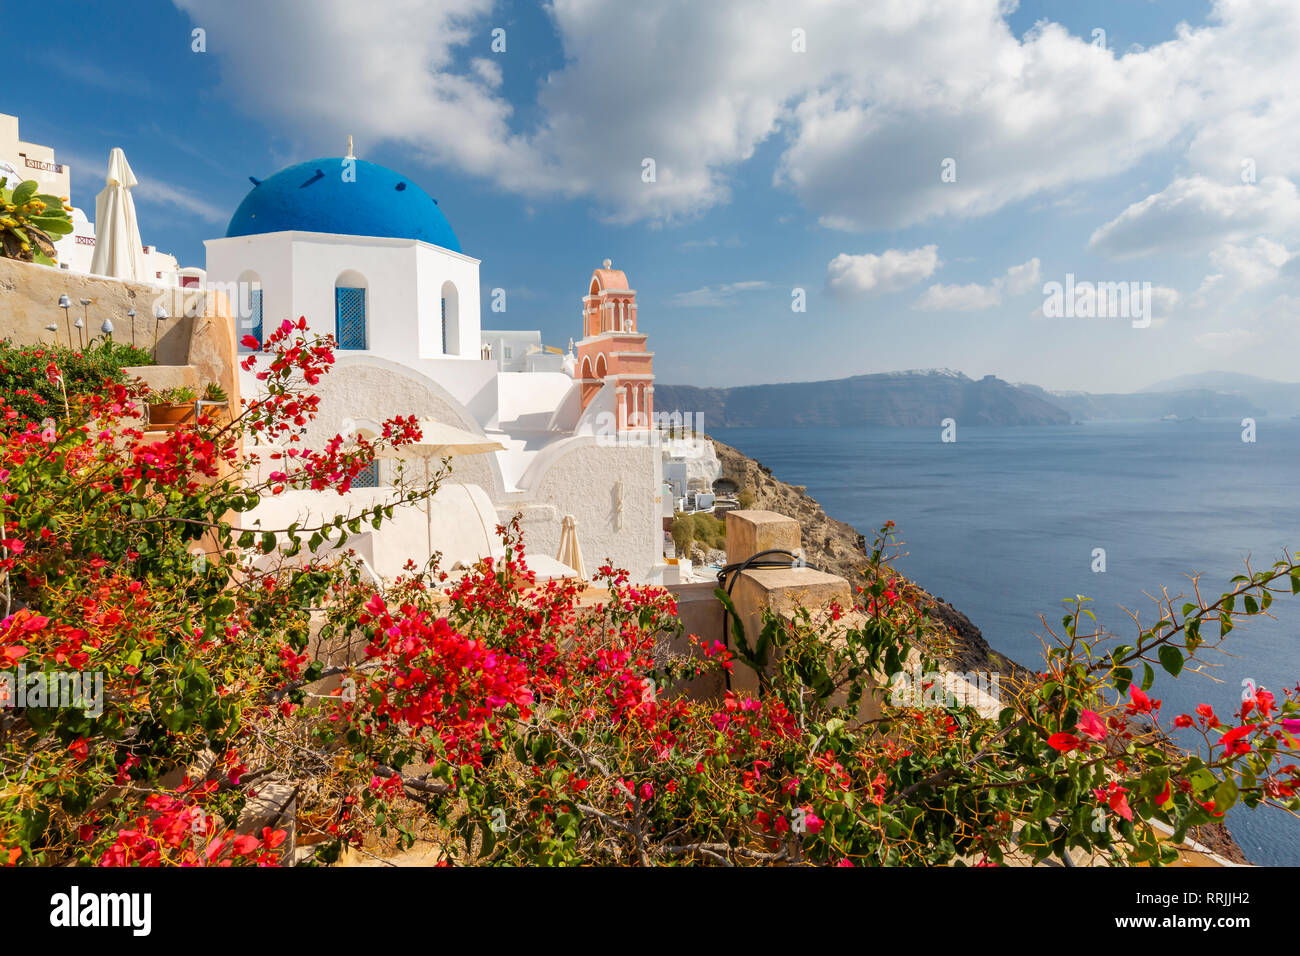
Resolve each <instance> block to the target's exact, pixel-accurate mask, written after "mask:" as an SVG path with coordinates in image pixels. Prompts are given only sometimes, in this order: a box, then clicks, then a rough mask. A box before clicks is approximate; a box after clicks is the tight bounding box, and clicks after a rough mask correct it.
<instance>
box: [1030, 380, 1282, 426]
mask: <svg viewBox="0 0 1300 956" xmlns="http://www.w3.org/2000/svg"><path fill="white" fill-rule="evenodd" d="M1019 388H1020V390H1021V391H1022V392H1026V393H1028V394H1030V395H1034V396H1036V397H1038V398H1040V399H1042V400H1043V401H1046V402H1051V403H1052V404H1054V405H1058V406H1060V407H1061V408H1063V409H1065V410H1066V411H1067V412H1069V413H1070V417H1071V418H1073V419H1074V420H1075V421H1081V422H1084V421H1121V420H1143V419H1149V420H1155V419H1160V418H1166V417H1168V416H1170V415H1175V416H1177V417H1178V418H1244V417H1246V416H1250V417H1251V418H1260V417H1262V416H1263V415H1264V414H1265V411H1264V409H1263V408H1261V407H1258V406H1256V405H1255V404H1254V403H1252V402H1251V401H1250V399H1249V398H1247V397H1246V396H1244V395H1241V394H1237V393H1232V392H1216V391H1213V390H1212V389H1208V388H1197V389H1184V390H1181V391H1168V392H1133V393H1127V394H1125V393H1118V394H1093V393H1091V392H1049V391H1047V390H1046V389H1044V388H1040V387H1039V386H1037V385H1021V386H1019Z"/></svg>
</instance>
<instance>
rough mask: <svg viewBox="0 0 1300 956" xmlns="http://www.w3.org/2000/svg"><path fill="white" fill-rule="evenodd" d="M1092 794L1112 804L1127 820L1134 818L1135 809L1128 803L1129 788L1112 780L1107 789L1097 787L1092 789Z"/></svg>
mask: <svg viewBox="0 0 1300 956" xmlns="http://www.w3.org/2000/svg"><path fill="white" fill-rule="evenodd" d="M1092 795H1093V796H1094V797H1096V798H1097V799H1098V800H1100V801H1101V802H1102V803H1105V804H1107V805H1109V806H1110V808H1111V809H1112V810H1114V811H1115V812H1116V813H1118V814H1119V815H1120V816H1121V817H1123V818H1124V819H1125V820H1132V819H1133V810H1132V809H1131V808H1130V807H1129V805H1128V789H1127V788H1126V787H1121V786H1120V785H1119V784H1118V783H1115V782H1113V781H1112V782H1111V783H1110V784H1109V785H1108V786H1107V787H1106V789H1105V790H1102V789H1101V788H1097V789H1095V790H1093V791H1092Z"/></svg>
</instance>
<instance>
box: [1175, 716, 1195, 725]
mask: <svg viewBox="0 0 1300 956" xmlns="http://www.w3.org/2000/svg"><path fill="white" fill-rule="evenodd" d="M1193 723H1195V721H1193V720H1192V715H1191V714H1179V715H1178V716H1177V717H1175V718H1174V726H1175V727H1190V726H1192V724H1193Z"/></svg>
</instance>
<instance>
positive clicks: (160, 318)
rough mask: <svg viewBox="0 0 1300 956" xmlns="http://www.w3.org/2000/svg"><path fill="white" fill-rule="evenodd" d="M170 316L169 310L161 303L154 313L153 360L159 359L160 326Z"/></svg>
mask: <svg viewBox="0 0 1300 956" xmlns="http://www.w3.org/2000/svg"><path fill="white" fill-rule="evenodd" d="M168 318H169V316H168V315H167V310H166V309H164V308H163V307H162V306H161V305H160V306H158V311H157V312H155V313H154V322H153V360H154V362H155V363H156V362H157V361H158V327H159V326H160V325H162V323H164V322H166V321H167V319H168Z"/></svg>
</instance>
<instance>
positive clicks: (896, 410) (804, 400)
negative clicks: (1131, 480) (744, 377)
mask: <svg viewBox="0 0 1300 956" xmlns="http://www.w3.org/2000/svg"><path fill="white" fill-rule="evenodd" d="M655 408H656V410H657V411H659V412H668V413H671V412H681V413H682V414H683V415H685V414H687V413H691V414H692V415H694V416H701V417H702V418H703V421H704V428H705V429H706V430H707V429H708V428H711V427H719V428H748V427H794V426H809V425H822V426H845V425H892V426H932V425H938V424H939V423H940V422H941V421H942V420H943V419H945V418H954V419H956V420H957V421H958V422H960V423H962V424H966V425H1069V424H1071V423H1074V422H1085V421H1121V420H1128V421H1141V420H1150V421H1159V420H1166V421H1171V422H1177V421H1188V420H1191V419H1196V418H1245V417H1251V418H1264V417H1268V416H1273V417H1287V416H1291V415H1296V414H1300V383H1297V382H1277V381H1271V380H1268V379H1261V378H1256V377H1254V376H1251V375H1243V374H1240V373H1235V372H1202V373H1197V374H1194V375H1184V376H1180V377H1178V378H1173V379H1169V380H1167V381H1163V382H1157V383H1156V384H1154V385H1150V386H1148V387H1147V388H1145V389H1142V390H1141V391H1139V392H1131V393H1104V394H1093V393H1090V392H1070V391H1049V390H1047V389H1045V388H1042V387H1040V386H1038V385H1013V384H1011V383H1010V382H1006V381H1003V380H1002V379H1000V378H998V377H996V376H994V375H986V376H984V377H983V378H980V379H973V378H970V377H969V376H967V375H965V374H963V373H962V372H958V371H954V370H952V369H918V370H912V371H905V372H882V373H876V374H871V375H854V376H851V377H849V378H840V379H832V380H829V381H821V382H784V383H780V384H774V385H741V386H736V387H734V388H707V387H700V386H695V385H660V384H658V383H656V385H655Z"/></svg>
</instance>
